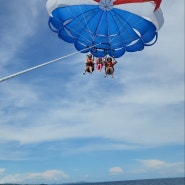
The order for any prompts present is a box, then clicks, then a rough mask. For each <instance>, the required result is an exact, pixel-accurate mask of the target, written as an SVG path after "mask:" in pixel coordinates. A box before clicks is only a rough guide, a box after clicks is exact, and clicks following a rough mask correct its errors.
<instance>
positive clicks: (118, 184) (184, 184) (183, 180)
mask: <svg viewBox="0 0 185 185" xmlns="http://www.w3.org/2000/svg"><path fill="white" fill-rule="evenodd" d="M146 181H148V182H152V185H154V183H155V182H156V185H158V184H157V182H160V183H163V182H164V184H165V185H168V184H166V182H167V181H169V183H170V181H173V182H177V184H174V183H173V185H185V177H171V178H159V179H157V178H156V179H139V180H123V181H105V182H84V181H80V182H69V183H53V184H52V183H38V184H36V183H3V184H0V185H85V184H87V185H103V184H104V185H111V184H114V185H127V184H128V183H129V185H134V184H135V183H136V185H142V184H143V183H146ZM130 183H132V184H130ZM178 183H180V184H178ZM148 185H149V184H148ZM169 185H170V184H169Z"/></svg>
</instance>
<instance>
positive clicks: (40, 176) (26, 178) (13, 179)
mask: <svg viewBox="0 0 185 185" xmlns="http://www.w3.org/2000/svg"><path fill="white" fill-rule="evenodd" d="M68 178H69V177H68V175H67V174H65V173H64V172H63V171H59V170H49V171H45V172H41V173H23V174H9V175H7V176H5V177H3V178H1V180H0V183H59V182H63V181H66V180H67V179H68Z"/></svg>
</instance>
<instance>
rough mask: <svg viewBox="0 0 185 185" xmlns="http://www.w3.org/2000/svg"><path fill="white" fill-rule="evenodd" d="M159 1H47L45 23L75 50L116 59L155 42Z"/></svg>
mask: <svg viewBox="0 0 185 185" xmlns="http://www.w3.org/2000/svg"><path fill="white" fill-rule="evenodd" d="M160 4H161V0H48V1H47V3H46V7H47V10H48V13H49V26H50V28H51V30H52V31H54V32H56V33H57V34H58V37H59V38H60V39H62V40H64V41H66V42H69V43H73V44H74V46H75V48H76V49H77V50H78V51H81V52H83V53H85V52H91V53H92V54H93V55H94V56H96V57H103V56H105V55H107V54H108V55H110V56H113V57H115V58H119V57H121V56H122V55H124V54H125V52H135V51H141V50H143V49H144V47H145V46H150V45H153V44H154V43H155V42H156V41H157V36H158V30H159V29H160V28H161V27H162V25H163V23H164V19H163V14H162V10H161V9H160Z"/></svg>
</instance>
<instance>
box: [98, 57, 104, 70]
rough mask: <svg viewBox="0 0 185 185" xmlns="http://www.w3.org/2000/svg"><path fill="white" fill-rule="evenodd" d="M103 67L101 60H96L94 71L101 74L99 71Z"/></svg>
mask: <svg viewBox="0 0 185 185" xmlns="http://www.w3.org/2000/svg"><path fill="white" fill-rule="evenodd" d="M103 65H104V63H103V59H102V58H98V59H97V60H96V70H97V71H100V72H101V70H102V68H103Z"/></svg>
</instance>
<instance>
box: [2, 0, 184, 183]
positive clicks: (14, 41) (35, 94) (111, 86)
mask: <svg viewBox="0 0 185 185" xmlns="http://www.w3.org/2000/svg"><path fill="white" fill-rule="evenodd" d="M0 3H1V6H0V25H1V29H0V58H1V61H0V78H3V77H5V76H8V75H10V74H14V73H16V72H19V71H22V70H24V69H28V68H30V67H33V66H36V65H39V64H42V63H44V62H47V61H50V60H53V59H56V58H59V57H63V56H66V55H68V54H71V53H74V52H76V51H75V49H74V47H73V45H72V44H69V43H66V42H64V41H62V40H60V39H59V38H58V37H57V35H56V34H55V33H54V32H52V31H51V30H50V29H49V27H48V23H47V22H48V13H47V11H46V8H45V1H44V0H39V1H38V0H29V1H25V0H0ZM161 8H162V10H163V14H164V19H165V22H164V25H163V27H162V28H161V29H160V31H159V38H158V41H157V43H156V44H155V45H153V46H152V47H146V48H145V49H144V50H143V51H140V52H135V53H126V54H125V55H124V56H123V57H121V58H119V59H118V63H117V64H116V66H115V78H113V79H112V78H110V77H107V78H104V74H103V72H97V71H95V72H94V73H93V74H92V75H90V74H86V75H83V74H82V73H83V71H84V67H85V66H84V61H85V55H84V54H80V53H78V54H75V55H72V56H70V57H66V58H65V59H63V60H61V61H58V62H55V63H53V64H50V65H48V66H45V67H42V68H40V69H37V70H34V71H31V72H28V73H25V74H23V75H20V76H17V77H15V78H12V79H9V80H7V81H4V82H1V83H0V183H30V184H32V183H33V184H34V183H66V182H78V181H88V182H97V181H119V180H134V179H150V178H167V177H182V176H184V1H183V0H178V1H163V2H162V4H161Z"/></svg>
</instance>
